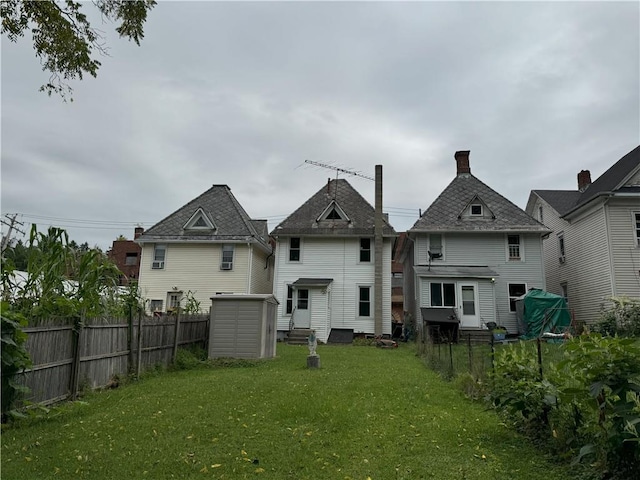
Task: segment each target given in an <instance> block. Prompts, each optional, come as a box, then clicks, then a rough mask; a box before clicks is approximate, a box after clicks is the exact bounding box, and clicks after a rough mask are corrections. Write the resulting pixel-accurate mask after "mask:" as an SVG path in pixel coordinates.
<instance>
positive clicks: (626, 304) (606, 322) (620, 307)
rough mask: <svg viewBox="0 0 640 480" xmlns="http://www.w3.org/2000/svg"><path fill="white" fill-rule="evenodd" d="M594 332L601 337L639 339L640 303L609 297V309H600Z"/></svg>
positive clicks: (628, 299) (626, 298)
mask: <svg viewBox="0 0 640 480" xmlns="http://www.w3.org/2000/svg"><path fill="white" fill-rule="evenodd" d="M596 331H597V332H599V333H602V334H603V335H618V336H621V337H640V301H638V300H633V299H631V298H628V297H611V298H610V304H609V307H608V308H605V307H604V306H603V307H602V311H601V314H600V321H599V322H598V324H597V325H596Z"/></svg>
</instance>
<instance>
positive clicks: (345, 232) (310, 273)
mask: <svg viewBox="0 0 640 480" xmlns="http://www.w3.org/2000/svg"><path fill="white" fill-rule="evenodd" d="M383 223H384V226H383V254H382V266H383V276H382V292H381V293H382V311H383V314H382V320H383V329H382V333H383V334H387V335H388V334H391V249H392V244H393V239H394V238H395V236H396V233H395V231H394V229H393V228H392V227H391V226H390V225H389V223H388V222H387V221H386V219H385V220H384V222H383ZM374 226H375V211H374V208H373V207H372V206H371V205H370V204H369V203H368V202H367V201H366V200H365V199H364V198H363V197H362V196H361V195H360V194H359V193H358V192H357V191H356V190H355V189H354V188H353V187H352V186H351V185H350V184H349V182H347V181H346V180H343V179H337V180H330V181H329V182H328V183H327V185H326V186H324V187H322V188H321V189H320V190H319V191H318V192H317V193H316V194H315V195H313V196H312V197H311V198H310V199H309V200H307V201H306V202H305V203H304V204H303V205H302V206H301V207H300V208H298V209H297V210H296V211H295V212H293V213H292V214H291V215H290V216H289V217H287V218H286V219H285V220H284V221H283V222H282V223H280V224H279V225H278V226H277V227H276V228H275V229H274V230H273V231H272V232H271V235H272V237H273V238H274V239H275V241H276V272H275V279H274V285H275V288H274V293H275V296H276V298H278V299H279V301H280V305H279V306H278V331H279V332H281V333H282V332H288V331H290V330H292V329H294V328H311V329H315V330H316V335H317V338H318V340H319V341H321V342H326V341H327V340H328V338H329V335H330V333H331V330H332V329H347V330H353V333H355V334H361V333H364V334H373V333H375V329H374V327H375V325H374V296H375V294H376V292H374V284H375V271H374V270H375V269H374V261H375V258H374V257H375V255H374V253H375V248H374Z"/></svg>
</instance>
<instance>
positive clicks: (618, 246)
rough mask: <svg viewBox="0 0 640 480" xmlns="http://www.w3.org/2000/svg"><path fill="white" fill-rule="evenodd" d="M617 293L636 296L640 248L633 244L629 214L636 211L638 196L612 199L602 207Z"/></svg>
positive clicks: (639, 283) (639, 207) (639, 208)
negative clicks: (604, 209) (606, 225)
mask: <svg viewBox="0 0 640 480" xmlns="http://www.w3.org/2000/svg"><path fill="white" fill-rule="evenodd" d="M606 211H607V215H608V225H609V239H610V245H611V259H612V260H613V279H614V291H613V294H614V295H617V296H628V297H635V298H640V247H639V246H638V245H637V243H636V237H635V222H634V217H633V213H634V212H637V213H640V197H639V198H634V199H615V198H612V199H611V200H610V202H609V203H608V204H607V206H606Z"/></svg>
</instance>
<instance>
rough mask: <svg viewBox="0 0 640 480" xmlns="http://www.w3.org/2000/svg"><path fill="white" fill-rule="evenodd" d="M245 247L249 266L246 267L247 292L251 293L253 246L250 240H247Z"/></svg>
mask: <svg viewBox="0 0 640 480" xmlns="http://www.w3.org/2000/svg"><path fill="white" fill-rule="evenodd" d="M247 248H248V249H249V268H247V293H249V294H251V293H252V292H251V273H252V270H253V247H252V245H251V242H247Z"/></svg>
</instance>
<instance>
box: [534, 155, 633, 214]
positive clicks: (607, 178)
mask: <svg viewBox="0 0 640 480" xmlns="http://www.w3.org/2000/svg"><path fill="white" fill-rule="evenodd" d="M639 168H640V146H638V147H636V148H634V149H633V150H631V151H630V152H629V153H627V154H626V155H625V156H624V157H622V158H621V159H620V160H618V161H617V162H616V163H614V164H613V165H612V166H611V167H610V168H609V169H608V170H607V171H606V172H604V173H603V174H602V175H600V176H599V177H598V178H597V179H596V180H595V182H593V183H591V185H589V186H588V187H587V188H586V189H585V190H584V192H580V191H579V190H532V192H533V193H535V194H536V195H538V196H539V197H540V198H542V199H543V200H544V201H545V202H547V203H548V204H549V205H551V207H553V208H554V209H555V210H556V212H558V213H559V214H560V215H561V216H563V215H566V214H568V213H569V212H572V211H573V210H577V209H578V208H580V207H582V206H583V205H585V204H587V203H589V202H590V201H591V200H593V199H594V198H596V197H598V196H600V195H603V194H609V193H612V192H627V193H632V192H633V193H636V192H637V191H638V189H637V187H624V186H623V185H624V182H625V181H626V180H627V179H628V178H629V176H630V175H632V174H633V173H634V172H636V171H637V170H638V169H639Z"/></svg>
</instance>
